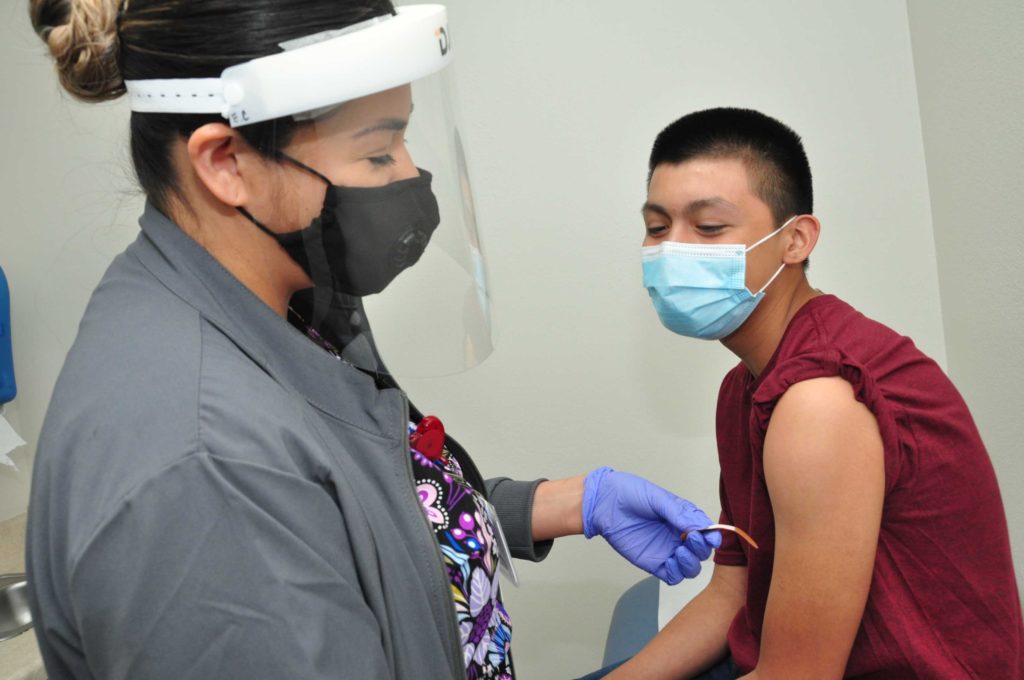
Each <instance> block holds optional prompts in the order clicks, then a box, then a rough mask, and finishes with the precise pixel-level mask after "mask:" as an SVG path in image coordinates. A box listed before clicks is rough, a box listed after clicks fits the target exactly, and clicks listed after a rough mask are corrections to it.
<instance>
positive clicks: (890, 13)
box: [407, 0, 945, 678]
mask: <svg viewBox="0 0 1024 680" xmlns="http://www.w3.org/2000/svg"><path fill="white" fill-rule="evenodd" d="M448 5H449V9H450V11H451V14H452V19H451V21H452V26H451V28H452V36H453V44H454V46H455V49H456V51H457V54H458V57H457V64H456V68H457V69H458V76H459V85H460V95H461V96H460V99H461V105H462V107H461V108H462V113H463V118H464V119H465V121H466V126H465V129H464V132H465V137H466V140H467V144H468V147H469V154H470V161H471V163H472V168H473V172H474V180H475V189H476V196H477V206H478V209H479V218H480V224H481V230H482V231H483V235H482V237H483V239H484V247H485V250H486V254H487V257H488V260H489V262H490V263H491V274H492V283H493V288H494V294H495V298H496V301H495V313H496V319H497V322H498V325H499V329H498V330H499V337H498V338H497V350H496V353H495V355H494V356H493V357H492V358H491V359H490V360H488V361H487V362H486V363H484V364H483V365H482V366H481V367H480V368H478V369H476V370H474V371H471V372H470V373H467V374H465V375H464V376H461V377H460V378H458V379H451V380H445V381H422V382H417V383H407V387H408V388H409V391H410V393H411V394H412V396H413V398H414V399H416V401H417V402H418V403H419V404H420V407H421V408H423V409H426V410H428V411H433V412H436V413H437V414H438V415H440V416H441V417H442V418H444V419H445V422H446V423H448V424H449V426H450V429H451V430H452V432H453V433H454V434H455V435H456V437H458V438H460V439H462V440H463V441H464V443H465V444H466V445H467V447H468V448H469V450H470V451H472V452H473V453H474V455H475V456H476V457H477V458H478V459H479V463H480V466H481V468H482V469H483V470H484V472H485V474H511V475H520V476H536V475H547V476H552V477H555V476H560V475H567V474H572V473H576V472H581V471H585V470H588V469H590V468H592V467H594V466H597V465H601V464H608V465H612V466H615V467H619V468H623V469H629V470H634V471H637V472H639V473H642V474H645V475H649V476H651V477H654V478H656V479H659V480H661V481H662V482H663V483H665V484H666V485H668V486H670V487H671V488H673V489H675V490H677V491H678V492H680V493H682V494H684V495H689V496H690V497H691V498H693V499H694V500H695V501H697V502H699V503H701V504H703V505H705V506H706V507H708V508H709V509H710V510H712V511H713V512H717V508H718V501H717V459H716V455H715V447H714V443H713V439H712V437H713V433H714V429H713V427H714V420H713V414H714V406H715V396H716V394H717V390H718V384H719V382H720V380H721V377H722V375H723V373H724V372H725V371H726V370H727V368H729V367H730V366H731V365H733V364H734V363H735V360H734V359H733V358H732V357H731V355H729V354H728V352H727V351H725V350H724V349H722V348H721V347H720V346H718V345H717V344H714V343H700V342H696V341H689V340H685V339H681V338H678V337H674V336H672V335H671V334H669V333H668V332H667V331H665V330H664V329H663V328H662V327H661V325H660V324H659V322H658V320H657V317H656V315H655V314H654V312H653V310H652V309H651V306H650V301H649V300H648V298H647V295H646V293H645V292H644V291H643V289H642V288H641V286H640V278H641V277H640V263H639V248H640V241H641V238H642V232H643V225H642V222H641V220H640V216H639V208H640V204H641V203H642V202H643V200H644V179H645V174H646V158H647V154H648V153H649V150H650V145H651V143H652V142H653V140H654V137H655V135H656V134H657V132H658V131H659V130H660V129H661V128H662V127H664V126H665V125H666V124H668V123H669V122H671V121H672V120H674V119H675V118H676V117H678V116H680V115H682V114H684V113H687V112H689V111H692V110H694V109H698V108H702V107H707V106H715V105H723V104H729V105H740V106H751V107H755V108H759V109H762V110H764V111H765V112H767V113H769V114H773V115H776V116H778V117H779V118H781V119H782V120H784V121H786V122H787V123H789V124H790V125H792V126H793V127H794V128H795V129H796V130H798V131H799V132H800V133H801V134H802V135H803V136H804V139H805V142H806V146H807V149H808V152H809V154H810V158H811V163H812V166H813V168H814V171H815V178H816V186H817V188H818V201H817V212H818V214H819V215H820V217H821V218H822V221H823V223H824V231H823V235H822V240H821V244H820V246H819V250H818V251H817V252H816V253H815V255H814V257H813V258H812V260H813V264H812V267H811V274H812V281H813V282H814V283H815V284H816V285H818V286H819V287H821V288H823V289H825V290H828V291H832V292H836V293H839V294H840V295H842V296H844V297H846V298H847V299H848V300H850V301H851V302H852V303H853V304H855V305H857V306H859V307H861V308H862V309H863V310H864V311H865V312H867V313H868V314H870V315H873V316H875V317H877V318H879V319H881V320H883V321H885V322H887V323H889V324H890V325H893V326H895V327H897V328H898V329H900V330H901V331H903V332H905V333H907V334H909V335H911V336H912V337H914V338H915V339H916V340H917V341H918V342H919V344H920V345H921V346H922V347H923V348H924V349H925V351H927V352H928V353H930V354H931V355H933V356H934V357H936V358H937V359H938V360H939V361H940V362H941V361H944V360H945V347H944V342H943V337H942V321H941V316H940V306H939V297H938V279H937V273H936V265H935V253H934V247H933V243H934V241H933V238H932V233H931V215H930V207H929V206H930V203H929V195H928V188H927V182H926V174H925V165H924V154H923V149H922V142H921V129H920V122H919V116H918V106H917V98H916V92H915V87H914V73H913V63H912V59H911V50H910V42H909V34H908V28H907V18H906V9H905V7H904V5H903V4H902V3H893V2H889V1H888V0H879V1H874V2H858V3H819V2H815V1H813V0H806V1H790V2H786V3H749V2H719V3H704V2H695V1H694V2H654V1H649V2H633V3H628V4H624V3H622V2H618V1H612V0H586V1H584V0H561V1H559V2H551V1H550V0H521V1H520V2H515V3H492V2H479V0H449V2H448ZM599 540H600V539H598V541H599ZM523 571H524V572H525V578H524V581H525V584H524V586H523V587H522V588H521V589H520V590H518V591H515V592H512V593H510V594H509V595H508V599H509V601H510V609H511V612H512V615H513V620H514V622H515V623H516V628H515V640H516V643H515V648H516V650H517V651H516V654H517V666H518V668H519V669H520V672H521V673H522V675H523V677H524V678H555V677H573V674H574V673H575V674H581V673H582V672H583V671H584V670H586V669H588V668H592V667H596V665H597V664H598V663H599V662H600V657H601V649H602V645H603V642H604V635H605V632H606V629H607V623H608V617H609V615H610V613H611V611H612V607H613V604H614V601H615V598H616V597H617V596H618V595H619V593H620V592H621V591H622V590H624V589H625V588H626V587H628V586H629V585H630V584H631V583H633V582H634V581H636V580H637V579H638V578H639V577H640V575H641V574H640V573H639V572H638V571H637V570H635V569H634V568H632V567H631V566H629V565H628V564H627V563H625V562H624V561H623V560H621V559H620V558H618V556H617V555H615V554H614V553H613V552H612V551H611V550H609V549H607V548H606V547H605V546H604V545H602V544H600V543H599V542H597V541H595V542H591V543H587V542H586V541H584V540H583V539H569V540H565V541H562V543H561V544H560V545H557V546H556V547H555V550H554V551H553V553H552V555H551V557H550V558H549V559H548V561H547V562H546V563H543V564H541V565H537V566H530V567H527V568H524V569H523Z"/></svg>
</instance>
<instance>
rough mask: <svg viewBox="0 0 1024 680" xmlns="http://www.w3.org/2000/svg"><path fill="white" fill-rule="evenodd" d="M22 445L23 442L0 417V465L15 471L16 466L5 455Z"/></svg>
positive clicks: (4, 419) (5, 420)
mask: <svg viewBox="0 0 1024 680" xmlns="http://www.w3.org/2000/svg"><path fill="white" fill-rule="evenodd" d="M24 445H25V440H24V439H22V438H21V437H19V436H18V433H17V432H15V431H14V428H13V427H11V424H10V423H8V422H7V419H6V418H4V417H3V416H0V465H8V466H10V467H12V468H14V469H15V470H17V469H18V466H17V465H15V464H14V461H13V460H11V457H10V456H8V455H7V454H8V453H10V452H11V451H13V450H14V449H16V448H18V447H19V446H24Z"/></svg>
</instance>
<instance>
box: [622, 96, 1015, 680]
mask: <svg viewBox="0 0 1024 680" xmlns="http://www.w3.org/2000/svg"><path fill="white" fill-rule="evenodd" d="M649 169H650V177H649V183H648V196H647V202H646V203H645V204H644V207H643V216H644V220H645V223H646V229H647V235H646V239H645V240H644V246H645V247H644V252H643V260H644V283H645V286H646V287H647V288H648V291H649V292H650V295H651V298H652V301H653V302H654V306H655V309H656V310H657V312H658V314H659V316H660V318H661V320H662V322H663V323H664V325H665V326H666V327H667V328H669V329H670V330H672V331H674V332H676V333H678V334H680V335H685V336H690V337H695V338H703V339H707V340H720V341H721V342H722V344H723V345H725V347H726V348H727V349H729V350H730V351H732V352H733V353H734V354H735V355H736V356H738V357H739V359H740V363H739V364H738V365H737V366H736V367H735V368H734V369H733V370H732V371H731V372H729V373H728V375H726V376H725V380H724V381H723V383H722V387H721V391H720V393H719V396H718V412H717V437H718V450H719V461H720V464H721V500H722V518H721V522H722V523H725V524H733V525H736V526H739V527H741V528H743V529H746V530H747V531H748V532H749V533H750V534H751V535H752V536H753V537H754V539H755V540H756V541H758V542H759V544H760V549H754V548H753V547H751V546H749V545H747V544H745V543H744V542H742V541H740V540H738V539H737V538H736V536H735V534H732V533H728V532H723V543H722V547H721V549H720V550H719V551H718V553H717V555H716V558H715V571H714V574H713V577H712V579H711V582H710V584H709V585H708V586H707V588H706V589H705V590H704V591H703V592H702V593H701V594H700V595H698V596H697V597H696V598H695V599H694V600H693V601H692V602H691V603H690V604H689V605H687V606H686V607H685V608H684V609H683V610H682V611H681V612H679V614H678V615H677V616H676V617H675V618H674V619H673V620H672V622H671V623H670V624H669V625H668V626H667V627H666V628H665V629H664V630H663V631H662V632H661V633H660V634H659V635H658V636H657V637H656V638H655V639H654V640H653V641H652V642H651V643H650V644H649V645H648V646H647V647H646V648H645V649H643V650H642V651H641V652H640V653H639V654H638V655H637V656H636V657H634V658H633V659H631V660H630V661H628V662H627V663H625V664H624V665H623V666H621V667H620V668H618V669H617V670H615V671H613V672H612V673H611V674H610V675H609V676H607V677H609V678H614V679H619V678H643V679H644V680H655V679H657V678H673V679H676V678H692V677H715V678H719V677H730V678H735V677H737V676H742V677H744V678H750V679H752V678H759V679H771V680H774V679H783V680H801V679H803V678H806V679H808V680H823V679H827V678H841V677H845V678H885V679H886V680H898V679H900V678H936V679H939V678H941V679H942V680H949V679H951V678H984V679H986V680H987V679H990V678H1020V677H1024V670H1022V668H1024V666H1022V654H1021V651H1022V650H1021V641H1022V634H1024V633H1022V625H1021V608H1020V599H1019V596H1018V592H1017V584H1016V580H1015V577H1014V570H1013V564H1012V560H1011V556H1010V546H1009V538H1008V533H1007V527H1006V518H1005V512H1004V510H1003V505H1002V501H1001V499H1000V495H999V488H998V486H997V484H996V477H995V474H994V472H993V469H992V465H991V462H990V460H989V457H988V453H987V452H986V450H985V446H984V444H983V443H982V441H981V438H980V436H979V435H978V431H977V429H976V428H975V425H974V421H973V420H972V418H971V414H970V413H969V411H968V409H967V406H966V405H965V403H964V401H963V399H962V398H961V397H960V394H959V393H958V392H957V390H956V388H955V387H954V386H953V385H952V383H951V382H950V381H949V379H948V378H947V377H946V375H945V374H944V373H943V372H942V370H941V369H940V368H939V367H938V366H937V365H936V364H935V362H934V361H932V360H931V359H929V358H928V357H927V356H925V355H924V354H922V353H921V351H920V350H918V349H917V348H916V347H915V346H914V344H913V343H912V342H911V341H910V340H909V339H908V338H906V337H903V336H900V335H899V334H897V333H896V332H894V331H892V330H890V329H889V328H887V327H885V326H883V325H882V324H880V323H877V322H875V321H872V320H871V319H869V318H867V317H865V316H864V315H862V314H860V313H859V312H858V311H857V310H855V309H853V308H852V307H851V306H850V305H848V304H846V303H845V302H843V301H842V300H841V299H839V298H838V297H835V296H833V295H828V294H824V293H822V292H821V291H819V290H816V289H814V288H813V287H812V286H811V285H810V284H809V283H808V280H807V276H806V272H805V270H806V264H807V261H808V257H809V256H810V254H811V251H812V250H814V246H815V243H816V242H817V239H818V234H819V232H820V229H821V224H820V223H819V221H818V219H817V218H815V217H814V215H813V214H812V211H813V207H812V193H811V172H810V168H809V166H808V162H807V157H806V155H805V153H804V150H803V147H802V144H801V141H800V138H799V137H798V136H797V135H796V134H795V133H794V132H793V131H792V130H790V129H789V128H788V127H786V126H785V125H783V124H782V123H780V122H778V121H776V120H774V119H772V118H769V117H768V116H765V115H763V114H760V113H757V112H755V111H749V110H738V109H714V110H708V111H701V112H697V113H693V114H690V115H688V116H685V117H684V118H682V119H680V120H678V121H676V122H675V123H673V124H672V125H670V126H669V127H668V128H666V129H665V130H664V131H663V132H662V133H661V134H660V135H659V136H658V139H657V141H656V142H655V144H654V149H653V152H652V154H651V160H650V167H649ZM892 228H893V229H898V228H899V225H892ZM874 245H875V246H876V247H885V244H884V243H882V244H874ZM866 246H867V247H870V246H871V244H866ZM751 291H756V292H751ZM893 294H894V295H898V294H899V291H898V290H896V291H893ZM679 350H680V356H679V357H678V358H677V360H679V361H685V360H686V357H685V352H686V345H685V344H680V346H679ZM709 669H710V670H709ZM702 673H709V675H707V676H702V675H701V674H702Z"/></svg>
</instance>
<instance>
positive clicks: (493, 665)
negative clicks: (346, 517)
mask: <svg viewBox="0 0 1024 680" xmlns="http://www.w3.org/2000/svg"><path fill="white" fill-rule="evenodd" d="M413 430H415V426H414V425H412V424H410V432H412V431H413ZM410 450H411V451H412V469H413V475H414V477H415V479H416V493H417V494H418V495H419V498H420V503H421V504H422V505H423V512H424V513H426V515H427V520H428V521H429V522H430V526H431V528H433V530H434V535H435V536H436V537H437V542H438V544H439V545H440V547H441V555H442V557H443V558H444V564H445V567H446V569H447V571H448V580H449V581H450V582H451V588H452V597H453V598H454V600H455V616H456V618H457V623H458V627H459V635H460V636H461V638H462V658H463V661H464V662H465V664H466V677H467V678H468V679H469V680H478V679H480V678H494V679H496V680H511V679H512V678H514V677H515V673H514V671H513V668H512V654H511V652H510V650H509V647H510V645H511V642H512V622H511V620H510V619H509V616H508V612H506V611H505V607H504V606H503V605H502V603H501V589H500V587H499V585H498V572H499V568H498V567H499V559H498V546H497V545H496V542H495V540H494V529H493V527H492V525H491V522H490V520H489V518H488V513H487V510H486V507H485V501H484V499H483V496H481V495H480V494H479V493H478V492H477V491H475V490H474V489H473V487H472V486H470V484H469V482H467V481H466V480H465V478H464V476H463V474H462V468H461V467H460V466H459V463H458V461H457V460H455V457H454V456H452V455H449V452H448V450H447V448H445V450H444V455H443V456H442V457H441V459H440V460H430V459H429V458H427V457H426V456H424V455H423V454H421V453H419V452H418V451H416V450H414V449H410Z"/></svg>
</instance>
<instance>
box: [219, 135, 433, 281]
mask: <svg viewBox="0 0 1024 680" xmlns="http://www.w3.org/2000/svg"><path fill="white" fill-rule="evenodd" d="M282 158H283V159H284V160H287V161H288V162H290V163H292V164H293V165H296V166H298V167H300V168H302V169H303V170H306V171H307V172H310V173H312V174H313V175H315V176H317V177H319V178H320V179H322V180H323V181H324V183H325V184H327V194H326V196H325V197H324V207H323V210H321V211H320V216H319V217H317V218H316V219H314V220H313V222H312V223H311V224H310V225H309V226H308V227H306V228H305V229H299V230H298V231H290V232H286V233H283V234H278V233H275V232H273V231H271V230H270V229H268V228H267V227H266V226H264V225H263V224H261V223H260V222H258V221H257V220H256V219H255V218H254V217H253V216H252V215H250V214H249V212H248V211H247V210H245V208H238V211H239V212H241V213H242V214H243V215H245V216H246V217H247V218H249V220H250V221H252V223H253V224H255V225H256V226H257V227H259V228H260V229H262V230H263V231H264V232H266V233H267V234H268V235H269V236H270V237H271V238H273V239H274V240H275V241H277V242H278V243H279V244H280V245H281V247H282V248H284V249H285V252H287V253H288V255H290V256H291V258H292V259H293V260H295V262H297V263H298V265H299V266H300V267H302V270H303V271H305V272H306V274H307V275H309V278H310V279H312V281H313V285H314V286H315V287H317V288H327V289H330V290H333V291H335V292H338V293H345V294H347V295H354V296H357V297H363V296H366V295H373V294H374V293H379V292H381V291H382V290H384V288H386V287H387V285H388V284H389V283H391V282H392V281H393V280H394V279H395V277H396V276H398V275H399V274H400V273H402V271H403V270H404V269H407V268H408V267H411V266H412V265H414V264H416V262H417V261H418V260H419V259H420V256H421V255H423V251H424V250H425V249H426V247H427V243H428V242H429V241H430V237H431V235H432V234H433V233H434V230H435V229H437V225H438V224H440V222H441V215H440V212H439V211H438V207H437V198H436V197H435V196H434V193H433V192H432V191H431V190H430V181H431V175H430V173H429V172H427V171H426V170H422V169H420V171H419V172H420V175H419V177H413V178H411V179H404V180H399V181H397V182H392V183H391V184H388V185H385V186H382V187H372V188H362V187H341V186H335V185H333V184H331V182H330V180H329V179H327V178H326V177H324V176H323V175H321V174H320V173H319V172H317V171H316V170H313V169H312V168H310V167H309V166H307V165H304V164H303V163H300V162H299V161H296V160H294V159H292V158H289V157H287V156H283V155H282Z"/></svg>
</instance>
